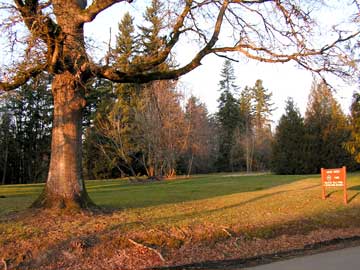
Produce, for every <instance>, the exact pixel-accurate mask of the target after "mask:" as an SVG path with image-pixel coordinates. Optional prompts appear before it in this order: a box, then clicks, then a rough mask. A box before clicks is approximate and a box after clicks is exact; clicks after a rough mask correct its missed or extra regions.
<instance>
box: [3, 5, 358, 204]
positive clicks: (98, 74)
mask: <svg viewBox="0 0 360 270" xmlns="http://www.w3.org/2000/svg"><path fill="white" fill-rule="evenodd" d="M4 1H5V0H3V3H2V6H1V10H2V13H3V14H4V12H5V9H8V13H7V14H9V17H8V18H7V19H4V20H3V21H2V22H1V26H2V30H3V31H7V33H8V35H7V36H8V37H9V42H10V43H9V46H12V45H14V46H15V47H14V48H17V49H18V50H15V51H14V52H15V53H18V55H17V57H16V58H12V59H18V61H16V62H17V63H11V64H9V65H8V67H2V70H1V72H0V73H1V74H3V75H2V76H1V79H0V80H1V82H0V91H9V90H12V89H15V88H17V87H19V86H21V85H23V84H24V83H26V82H27V81H28V80H29V79H30V78H31V77H34V76H37V75H38V74H40V73H42V72H48V73H50V74H52V75H53V78H54V79H53V82H52V94H53V97H54V122H53V133H52V146H51V147H52V155H51V162H50V168H49V174H48V179H47V183H46V188H45V191H44V192H43V194H42V195H41V196H40V198H39V199H38V200H37V201H36V203H35V205H37V206H41V207H45V206H47V207H51V206H53V207H65V208H67V207H80V208H87V207H89V206H90V205H91V204H92V203H91V200H90V199H89V197H88V195H87V192H86V189H85V185H84V182H83V179H82V168H81V155H82V154H81V118H82V109H83V108H84V106H85V99H84V95H85V93H86V84H87V83H89V82H90V81H91V80H92V79H94V78H104V79H108V80H111V81H113V82H117V83H132V82H136V83H145V82H150V81H153V80H165V79H176V78H178V77H179V76H181V75H183V74H186V73H188V72H190V71H191V70H193V69H195V68H196V67H198V66H199V65H201V60H202V59H203V58H204V57H205V56H206V55H208V54H218V55H221V56H224V55H223V54H222V53H225V52H238V53H240V55H243V56H244V57H246V58H251V59H255V60H258V61H262V62H269V63H275V62H282V63H284V62H289V61H295V62H297V63H298V64H299V65H301V66H302V67H304V68H306V69H308V70H311V71H314V72H318V73H321V72H323V71H328V72H332V73H335V74H339V75H346V74H348V71H349V70H348V69H347V66H346V65H345V64H347V63H348V62H349V61H348V59H349V58H348V57H347V56H346V55H344V53H343V52H344V50H343V49H342V46H341V45H342V44H343V43H346V42H347V41H349V40H350V39H352V38H354V37H356V36H358V32H355V33H345V32H344V31H343V30H344V29H340V30H337V28H336V27H334V28H333V30H332V31H333V32H332V33H330V31H329V33H328V38H325V39H323V40H325V42H326V44H316V43H320V41H318V42H313V37H314V35H315V32H316V28H315V27H316V25H317V22H316V20H315V19H317V18H315V17H316V16H313V13H312V8H311V5H312V4H316V5H318V3H319V2H318V1H301V4H300V1H293V0H282V1H280V0H221V1H218V0H216V1H215V0H206V1H195V0H181V1H170V2H169V3H168V6H169V7H172V8H173V10H172V12H171V13H169V14H170V15H169V18H168V19H169V27H168V29H167V30H168V31H167V33H166V35H165V36H164V43H163V44H162V47H161V48H160V49H159V51H158V53H157V54H152V55H151V56H149V57H145V58H144V59H143V61H137V59H134V62H132V63H130V64H129V65H128V67H127V68H124V69H122V68H119V67H114V66H111V65H110V64H109V63H105V64H104V65H99V64H96V63H94V61H93V60H92V59H91V56H90V55H88V53H87V51H86V48H85V41H84V25H85V24H86V23H91V22H92V21H93V20H94V19H95V18H96V17H97V16H98V15H99V14H100V13H101V12H103V11H104V10H106V9H109V8H111V7H112V6H113V5H115V4H119V5H125V3H126V2H128V3H132V2H133V1H132V0H127V1H126V0H101V1H100V0H92V1H89V3H87V2H86V1H79V0H66V1H64V0H50V1H46V0H13V1H10V0H8V1H5V2H4ZM348 2H349V5H350V4H351V5H353V6H354V9H356V5H355V3H354V2H353V1H352V0H349V1H348ZM354 13H355V11H354ZM24 29H26V30H25V32H24ZM24 33H25V36H24V35H22V34H24ZM221 33H223V34H224V35H221ZM194 35H195V36H196V37H197V39H198V40H197V42H198V44H199V49H198V51H197V52H196V53H195V55H194V57H193V58H192V59H190V60H189V62H188V63H186V64H185V65H183V66H180V67H174V68H172V69H170V70H165V71H164V70H161V69H157V68H156V67H158V66H159V65H161V64H162V63H164V62H165V61H166V60H167V59H168V58H169V56H170V54H171V52H172V51H173V50H174V48H175V46H176V45H177V44H178V43H179V42H180V41H181V40H183V39H186V38H189V37H192V36H194ZM226 35H227V36H229V35H231V36H232V37H233V38H231V39H226V38H223V37H224V36H226ZM334 36H335V38H333V39H331V37H334ZM19 44H20V46H16V45H19ZM314 44H316V45H314ZM20 50H21V53H20ZM340 55H341V57H340ZM224 57H225V56H224ZM226 57H227V56H226ZM135 60H136V61H135ZM350 66H351V65H350Z"/></svg>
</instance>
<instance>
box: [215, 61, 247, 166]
mask: <svg viewBox="0 0 360 270" xmlns="http://www.w3.org/2000/svg"><path fill="white" fill-rule="evenodd" d="M220 76H221V80H220V81H219V86H220V88H219V91H220V92H221V93H220V98H219V99H218V102H219V105H218V109H219V110H218V112H217V118H218V121H219V125H220V127H221V136H220V142H219V158H218V161H217V168H218V170H219V171H233V170H234V169H235V168H234V159H233V153H234V152H233V151H232V149H233V147H234V146H235V140H234V136H235V132H236V130H237V129H240V128H241V126H242V125H243V119H242V118H241V114H240V105H239V101H238V99H237V98H236V97H235V94H236V93H237V91H238V86H237V85H236V83H235V81H236V77H235V71H234V68H233V66H232V63H231V61H230V60H225V62H224V64H223V67H222V70H221V72H220Z"/></svg>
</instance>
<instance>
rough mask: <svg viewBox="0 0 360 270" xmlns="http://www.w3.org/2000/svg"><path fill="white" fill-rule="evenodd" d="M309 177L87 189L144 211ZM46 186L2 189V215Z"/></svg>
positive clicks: (103, 184)
mask: <svg viewBox="0 0 360 270" xmlns="http://www.w3.org/2000/svg"><path fill="white" fill-rule="evenodd" d="M307 177H308V176H284V175H282V176H279V175H271V174H268V175H253V176H244V175H231V174H214V175H203V176H198V177H194V178H190V179H181V180H172V181H162V182H154V183H147V184H131V183H128V182H127V181H125V180H106V181H87V182H86V186H87V189H88V192H89V194H90V197H91V198H92V199H93V200H94V202H95V203H96V204H98V205H100V206H104V207H112V208H141V207H148V206H156V205H162V204H169V203H180V202H187V201H194V200H201V199H209V198H213V197H217V196H224V195H230V194H235V193H242V192H251V191H259V190H264V189H267V188H271V187H274V186H278V185H283V184H287V183H291V182H294V181H297V180H300V179H305V178H307ZM43 186H44V185H43V184H29V185H6V186H0V196H5V198H0V215H2V214H5V213H8V212H11V211H19V210H23V209H25V208H26V207H28V206H30V205H31V203H32V202H33V201H34V200H35V199H36V197H37V196H38V195H39V194H40V192H41V191H42V189H43Z"/></svg>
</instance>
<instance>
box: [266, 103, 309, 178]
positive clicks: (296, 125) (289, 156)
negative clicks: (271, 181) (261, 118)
mask: <svg viewBox="0 0 360 270" xmlns="http://www.w3.org/2000/svg"><path fill="white" fill-rule="evenodd" d="M304 137H305V125H304V119H303V118H302V116H301V114H300V111H299V109H298V108H297V107H296V106H295V104H294V101H293V99H292V98H288V99H287V101H286V106H285V114H283V115H282V116H281V118H280V121H279V124H278V126H277V127H276V133H275V137H274V141H273V145H272V158H271V168H272V171H273V172H275V173H277V174H302V173H303V172H304V162H305V161H304Z"/></svg>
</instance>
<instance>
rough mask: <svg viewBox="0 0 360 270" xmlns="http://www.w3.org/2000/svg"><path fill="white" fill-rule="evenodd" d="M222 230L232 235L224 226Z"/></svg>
mask: <svg viewBox="0 0 360 270" xmlns="http://www.w3.org/2000/svg"><path fill="white" fill-rule="evenodd" d="M222 230H223V231H224V232H225V233H226V234H227V235H228V236H230V237H233V235H232V234H231V233H230V232H229V231H228V230H227V229H226V228H222Z"/></svg>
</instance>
